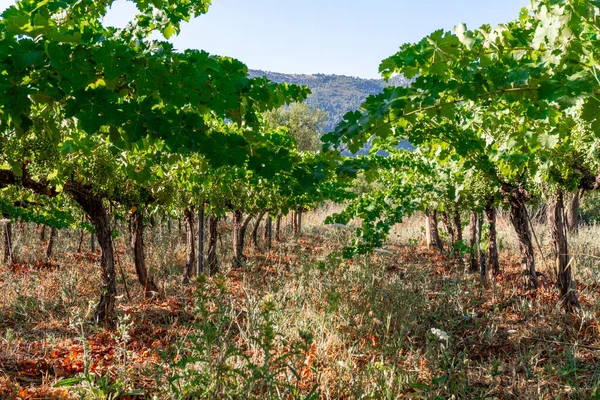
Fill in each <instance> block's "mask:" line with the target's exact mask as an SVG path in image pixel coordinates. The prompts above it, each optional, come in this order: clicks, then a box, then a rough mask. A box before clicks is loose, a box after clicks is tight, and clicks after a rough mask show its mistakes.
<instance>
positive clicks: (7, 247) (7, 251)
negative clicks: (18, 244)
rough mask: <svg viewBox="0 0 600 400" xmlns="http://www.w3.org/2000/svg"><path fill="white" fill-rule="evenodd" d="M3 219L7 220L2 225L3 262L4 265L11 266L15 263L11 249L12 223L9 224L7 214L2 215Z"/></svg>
mask: <svg viewBox="0 0 600 400" xmlns="http://www.w3.org/2000/svg"><path fill="white" fill-rule="evenodd" d="M3 217H4V218H5V219H6V220H8V222H5V223H4V229H2V231H3V237H4V257H3V261H4V263H6V264H13V263H14V262H15V256H14V254H13V247H12V223H11V222H10V216H9V215H8V214H3Z"/></svg>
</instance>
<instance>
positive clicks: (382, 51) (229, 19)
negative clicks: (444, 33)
mask: <svg viewBox="0 0 600 400" xmlns="http://www.w3.org/2000/svg"><path fill="white" fill-rule="evenodd" d="M12 4H14V1H11V0H0V9H2V10H4V9H5V8H7V7H8V6H10V5H12ZM529 4H530V0H302V1H300V0H213V5H212V6H211V8H210V10H209V12H208V14H206V15H202V16H200V17H198V18H196V19H194V20H193V21H190V22H189V23H185V24H184V25H183V26H182V30H181V33H180V34H179V36H177V37H174V38H171V40H170V41H171V42H173V44H174V45H175V48H176V49H179V50H184V49H188V48H195V49H203V50H206V51H208V52H210V53H213V54H218V55H223V56H230V57H234V58H237V59H239V60H241V61H243V62H244V63H245V64H246V65H248V67H249V68H252V69H263V70H267V71H272V72H282V73H305V74H313V73H323V74H338V75H350V76H358V77H362V78H376V77H378V73H377V71H378V67H379V63H380V62H381V60H383V59H384V58H387V57H389V56H391V55H393V54H394V53H395V52H396V51H397V50H398V48H399V47H400V46H401V45H402V44H403V43H407V42H410V43H412V42H416V41H419V40H420V39H421V38H423V37H424V36H426V35H427V34H429V33H431V32H433V31H435V30H437V29H441V28H443V29H446V30H451V29H452V28H453V27H454V26H455V25H457V24H459V23H466V24H467V27H473V28H475V27H479V26H480V25H482V24H491V25H497V24H499V23H502V22H507V21H510V20H513V19H516V18H517V17H518V15H519V10H520V9H521V7H526V6H528V5H529ZM134 13H135V6H134V5H133V3H131V2H127V1H125V0H117V2H116V3H115V4H114V5H113V9H112V10H111V11H110V12H109V13H108V15H107V17H106V18H105V23H106V24H107V25H112V26H123V25H124V24H125V23H126V22H127V21H128V20H129V19H130V18H132V17H133V15H134Z"/></svg>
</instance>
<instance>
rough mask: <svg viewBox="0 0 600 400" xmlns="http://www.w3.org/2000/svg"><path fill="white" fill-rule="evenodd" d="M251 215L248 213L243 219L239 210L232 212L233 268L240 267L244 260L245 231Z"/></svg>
mask: <svg viewBox="0 0 600 400" xmlns="http://www.w3.org/2000/svg"><path fill="white" fill-rule="evenodd" d="M253 217H254V216H253V215H252V214H249V215H248V216H247V217H246V219H244V218H243V214H242V212H241V211H235V212H234V213H233V260H232V266H233V268H240V267H241V266H242V265H243V263H244V261H246V256H245V255H244V247H245V244H246V243H245V238H246V231H247V229H248V224H249V223H250V221H251V220H252V218H253Z"/></svg>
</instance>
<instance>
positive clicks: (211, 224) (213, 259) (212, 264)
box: [206, 215, 219, 275]
mask: <svg viewBox="0 0 600 400" xmlns="http://www.w3.org/2000/svg"><path fill="white" fill-rule="evenodd" d="M218 224H219V217H217V216H215V215H210V216H209V217H208V251H207V257H206V258H207V260H206V261H207V267H208V273H209V274H210V275H214V274H216V273H218V272H219V265H218V260H217V235H218V232H217V226H218Z"/></svg>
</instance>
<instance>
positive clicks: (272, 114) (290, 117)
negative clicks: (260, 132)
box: [264, 103, 328, 151]
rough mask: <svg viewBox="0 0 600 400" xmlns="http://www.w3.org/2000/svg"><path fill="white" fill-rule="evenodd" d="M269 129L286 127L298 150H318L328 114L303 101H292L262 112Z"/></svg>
mask: <svg viewBox="0 0 600 400" xmlns="http://www.w3.org/2000/svg"><path fill="white" fill-rule="evenodd" d="M264 118H265V124H266V125H267V128H269V129H276V128H287V129H288V131H289V132H290V135H291V136H292V137H293V138H294V139H295V140H296V143H297V148H298V150H300V151H319V149H320V148H321V136H322V135H323V133H324V126H325V123H326V122H327V119H328V115H327V113H326V112H324V111H323V110H320V109H319V108H316V107H311V106H309V105H308V104H305V103H294V104H292V105H291V106H289V107H282V108H280V109H277V110H273V111H269V112H266V113H265V114H264Z"/></svg>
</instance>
